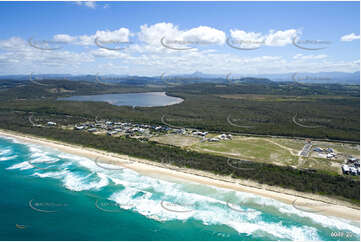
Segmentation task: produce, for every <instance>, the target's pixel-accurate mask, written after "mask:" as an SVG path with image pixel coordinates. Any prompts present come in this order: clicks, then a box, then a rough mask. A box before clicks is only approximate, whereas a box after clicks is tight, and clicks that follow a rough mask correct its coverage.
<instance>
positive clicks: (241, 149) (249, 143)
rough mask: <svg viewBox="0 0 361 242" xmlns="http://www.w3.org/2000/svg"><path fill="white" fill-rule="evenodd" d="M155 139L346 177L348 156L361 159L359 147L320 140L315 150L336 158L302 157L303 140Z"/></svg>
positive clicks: (312, 152)
mask: <svg viewBox="0 0 361 242" xmlns="http://www.w3.org/2000/svg"><path fill="white" fill-rule="evenodd" d="M218 135H219V134H215V133H210V134H208V135H207V138H214V137H216V136H218ZM151 140H153V141H156V142H159V143H162V144H171V145H175V146H180V147H183V148H187V149H191V150H194V151H198V152H201V153H208V154H216V155H220V156H225V157H230V158H236V159H244V160H250V161H255V162H264V163H272V164H276V165H281V166H294V167H297V168H302V169H316V170H324V171H327V172H330V173H333V174H336V173H337V174H342V172H341V165H342V164H343V163H344V160H345V159H346V158H347V157H349V156H353V157H356V158H359V157H360V146H359V145H353V144H342V143H331V142H320V141H312V147H321V148H332V149H334V151H335V153H336V154H337V156H336V158H335V159H327V158H322V157H321V156H320V155H319V153H317V152H315V151H311V152H310V155H309V157H300V156H299V152H300V151H301V150H302V148H303V146H304V145H305V141H304V140H300V139H285V138H260V137H246V136H233V138H232V140H222V141H220V142H208V141H205V142H201V138H197V137H191V136H184V135H171V134H168V135H163V136H158V137H153V138H151ZM322 155H323V156H324V157H326V153H322Z"/></svg>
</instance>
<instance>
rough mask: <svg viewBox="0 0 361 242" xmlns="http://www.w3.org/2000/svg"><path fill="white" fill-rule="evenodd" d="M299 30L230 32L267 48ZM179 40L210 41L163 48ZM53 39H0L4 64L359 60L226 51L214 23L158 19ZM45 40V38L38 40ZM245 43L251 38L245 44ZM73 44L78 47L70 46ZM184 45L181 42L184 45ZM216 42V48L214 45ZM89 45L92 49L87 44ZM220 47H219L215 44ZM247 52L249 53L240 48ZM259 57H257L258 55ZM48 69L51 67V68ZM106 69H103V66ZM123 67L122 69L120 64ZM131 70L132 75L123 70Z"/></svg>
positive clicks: (314, 65)
mask: <svg viewBox="0 0 361 242" xmlns="http://www.w3.org/2000/svg"><path fill="white" fill-rule="evenodd" d="M297 34H298V32H297V31H296V30H295V29H288V30H271V31H269V32H268V33H266V34H262V33H259V32H246V31H244V30H238V29H233V30H230V36H231V37H232V38H234V39H235V40H243V41H249V43H251V42H252V41H254V43H253V44H258V45H268V46H285V45H287V44H290V43H292V40H293V38H294V37H295V36H297ZM135 35H136V36H137V37H138V41H135V43H134V44H130V45H127V46H126V47H127V48H126V49H123V50H121V51H114V50H113V51H112V50H109V49H105V48H98V47H97V46H96V45H95V43H94V41H95V39H96V38H99V39H100V40H101V41H102V42H109V41H110V42H111V41H114V42H128V41H129V42H131V41H130V40H131V39H133V36H135ZM162 37H165V38H166V39H167V40H179V41H185V42H187V41H188V42H189V43H190V42H193V43H197V42H200V43H202V42H203V43H210V44H211V45H205V47H206V48H198V46H197V45H195V44H194V45H191V44H183V46H192V47H193V46H195V47H197V48H193V49H191V50H187V51H175V50H171V49H168V48H165V47H164V46H162V45H161V43H160V40H161V38H162ZM52 40H54V41H59V42H63V43H69V44H64V45H62V46H63V48H61V49H58V50H54V51H51V50H45V51H42V50H39V49H36V48H34V47H32V46H30V45H29V43H28V41H27V40H24V39H22V38H19V37H13V38H9V39H6V40H0V65H1V67H6V68H0V69H1V70H0V71H1V72H4V71H2V70H7V71H8V72H11V73H24V72H26V71H29V70H30V71H32V72H37V73H41V72H42V73H46V72H47V73H82V74H86V73H97V72H101V73H104V72H108V73H117V74H130V75H159V74H160V73H163V72H167V73H170V72H171V71H170V70H173V72H174V74H182V73H192V72H194V71H196V70H198V71H200V72H204V73H211V74H222V73H230V72H232V73H245V74H262V73H281V72H283V73H285V72H302V71H304V70H307V71H312V72H317V71H356V70H358V69H359V60H358V61H341V60H339V61H337V60H332V61H330V60H328V56H327V55H324V54H315V53H312V55H310V54H309V55H306V54H297V55H294V56H291V57H287V56H282V55H281V53H280V54H278V52H277V55H270V54H269V55H259V53H260V52H247V54H244V55H240V54H239V53H240V52H234V51H227V48H228V50H229V47H228V46H226V45H225V41H226V40H227V38H226V34H225V33H224V32H223V31H221V30H218V29H215V28H212V27H210V26H198V27H194V28H190V29H181V28H180V27H179V26H177V25H175V24H173V23H156V24H154V25H142V26H140V30H139V31H138V32H137V33H134V34H133V33H131V31H130V30H129V29H127V28H123V27H122V28H118V29H116V30H104V29H103V30H97V31H95V32H93V33H90V34H83V35H82V34H81V33H79V34H78V35H69V34H66V33H59V34H57V35H54V36H53V37H52ZM39 41H41V40H39ZM245 43H247V42H245ZM70 44H72V45H77V48H69V46H70ZM180 45H181V44H180ZM216 45H217V46H216ZM83 46H85V47H91V48H84V47H83ZM213 47H217V48H213ZM242 53H245V52H242ZM255 55H257V56H255ZM47 67H48V68H47ZM105 67H106V69H102V68H105ZM118 67H122V68H118ZM125 71H129V72H128V73H124V72H125Z"/></svg>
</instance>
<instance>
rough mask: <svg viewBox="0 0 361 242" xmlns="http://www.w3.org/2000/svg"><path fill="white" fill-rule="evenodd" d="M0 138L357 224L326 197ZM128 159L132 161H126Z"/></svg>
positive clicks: (344, 205)
mask: <svg viewBox="0 0 361 242" xmlns="http://www.w3.org/2000/svg"><path fill="white" fill-rule="evenodd" d="M0 135H1V136H7V137H12V138H15V139H17V140H19V141H21V142H24V143H32V144H39V145H44V146H48V147H52V148H55V149H57V150H59V151H62V152H66V153H70V154H74V155H79V156H83V157H87V158H90V159H93V160H100V161H101V163H109V164H113V165H117V166H122V167H126V168H129V169H132V170H134V171H137V172H139V173H140V174H142V175H147V176H152V177H157V178H162V179H166V180H169V179H171V180H180V181H191V182H195V183H200V184H205V185H210V186H215V187H221V188H226V189H231V190H235V191H241V192H248V193H252V194H256V195H260V196H263V197H268V198H272V199H275V200H278V201H281V202H283V203H286V204H293V206H294V207H296V208H298V209H300V210H303V211H312V212H315V213H320V214H323V215H327V216H335V217H340V218H344V219H348V220H353V221H360V209H359V207H357V206H355V205H353V204H350V203H348V202H345V201H341V200H337V199H333V198H328V197H325V196H320V195H315V194H308V193H302V192H297V191H293V190H289V189H284V188H279V187H273V186H272V187H271V186H268V185H261V184H258V183H256V182H252V181H247V180H240V179H233V178H231V177H225V176H218V175H214V174H212V173H208V172H204V171H199V170H194V169H181V170H180V169H176V167H172V166H166V167H165V166H163V165H162V164H160V163H157V162H152V161H149V160H144V159H138V158H133V157H128V156H124V155H119V154H115V153H110V152H104V151H100V150H95V149H90V148H84V147H81V146H76V145H70V144H66V143H63V142H57V141H52V140H47V139H44V138H38V137H35V136H30V135H25V134H20V133H17V132H13V131H5V130H0ZM129 160H130V161H131V162H129Z"/></svg>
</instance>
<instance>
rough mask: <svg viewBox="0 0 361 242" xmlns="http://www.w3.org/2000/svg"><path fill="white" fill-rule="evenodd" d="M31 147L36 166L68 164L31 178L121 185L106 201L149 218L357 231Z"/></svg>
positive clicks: (305, 231) (292, 235)
mask: <svg viewBox="0 0 361 242" xmlns="http://www.w3.org/2000/svg"><path fill="white" fill-rule="evenodd" d="M32 148H33V149H32V150H31V151H32V153H33V154H32V158H33V159H34V161H35V162H43V161H45V159H54V160H56V159H57V158H60V159H65V160H67V162H66V163H65V164H66V165H65V164H62V165H61V166H60V167H61V168H62V169H63V170H61V171H57V172H45V173H43V172H36V173H34V174H33V175H34V176H38V177H41V178H44V177H52V178H56V179H59V180H62V181H63V183H64V186H65V187H66V188H67V189H70V190H73V191H83V190H90V189H94V190H100V189H101V188H103V187H106V186H107V185H108V184H109V180H111V181H112V182H113V183H114V184H116V185H122V186H123V187H124V188H123V189H121V190H119V191H117V192H114V193H113V194H112V195H111V196H110V197H109V199H110V200H113V201H115V202H117V203H118V204H119V206H121V207H122V208H124V209H130V210H132V211H134V212H138V213H140V214H142V215H144V216H146V217H148V218H151V219H155V220H159V221H168V220H187V219H190V218H193V219H196V220H199V221H201V222H202V223H203V224H205V225H217V224H223V225H227V226H229V227H231V228H233V229H235V230H236V231H238V232H239V233H245V234H253V235H259V236H262V235H263V236H266V237H267V235H268V236H270V235H271V236H274V237H275V239H288V240H320V238H319V236H318V234H317V228H332V229H333V230H335V231H340V230H349V231H352V232H354V233H356V234H358V235H359V234H360V229H359V227H357V226H355V225H352V224H350V222H349V221H346V220H342V219H338V218H332V217H326V216H322V215H319V214H314V213H307V212H303V211H300V210H297V209H296V208H294V207H293V206H291V205H287V204H283V203H281V202H278V201H276V200H273V199H269V198H263V197H260V196H256V195H253V194H249V193H243V192H235V191H232V190H228V189H223V188H216V187H211V186H204V185H195V184H191V185H190V184H189V183H187V184H177V183H173V182H169V181H164V180H159V179H156V178H152V177H147V176H141V175H139V174H138V173H137V172H134V171H132V170H129V169H122V170H119V171H112V170H105V169H102V168H100V167H98V166H97V165H96V164H95V163H94V161H92V160H90V159H87V158H84V157H80V156H76V155H70V154H64V153H59V154H57V158H54V156H53V154H52V152H49V153H44V152H43V151H42V149H41V148H38V147H32ZM75 164H78V165H79V166H81V167H84V168H87V169H88V170H89V173H87V174H84V171H81V172H78V171H76V169H71V170H68V169H67V167H68V166H70V165H75ZM30 168H32V167H31V165H30V164H28V163H27V162H23V163H19V164H16V165H13V166H12V167H9V168H8V169H30ZM229 200H231V201H232V202H234V201H235V202H238V204H239V203H242V204H245V205H244V206H242V208H241V209H240V211H243V212H237V211H235V210H232V209H230V208H229V207H228V206H227V203H226V202H227V201H229ZM162 201H167V202H169V203H175V204H178V205H179V206H181V207H184V208H187V209H188V208H190V209H191V210H192V211H186V210H185V211H186V212H174V211H169V210H167V209H164V207H162V205H161V203H162ZM249 204H252V206H251V207H252V208H249V207H248V206H247V205H249ZM236 205H237V203H236ZM253 205H254V206H253ZM269 212H271V213H272V215H274V216H275V217H285V218H286V219H294V218H297V219H298V220H299V221H301V222H300V223H299V226H291V225H287V224H283V223H282V222H266V221H263V217H262V215H263V214H267V213H269ZM306 220H308V221H310V222H307V223H306V224H307V225H304V223H302V221H303V222H304V221H306ZM296 221H297V220H296Z"/></svg>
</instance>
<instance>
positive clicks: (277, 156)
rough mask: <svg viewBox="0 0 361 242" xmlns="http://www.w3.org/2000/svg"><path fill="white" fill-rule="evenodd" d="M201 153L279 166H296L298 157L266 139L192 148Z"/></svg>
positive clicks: (227, 141)
mask: <svg viewBox="0 0 361 242" xmlns="http://www.w3.org/2000/svg"><path fill="white" fill-rule="evenodd" d="M191 148H192V149H194V150H197V151H199V152H206V153H217V154H219V155H224V156H228V157H233V158H239V159H246V160H252V161H258V162H266V163H273V164H279V165H296V164H297V160H298V157H297V156H294V155H292V153H291V151H290V150H288V149H285V148H282V147H281V146H279V145H277V144H275V143H273V142H271V141H269V139H266V138H253V137H239V136H236V137H233V139H232V140H226V141H221V142H217V143H210V142H203V143H198V144H195V145H193V146H192V147H191Z"/></svg>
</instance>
